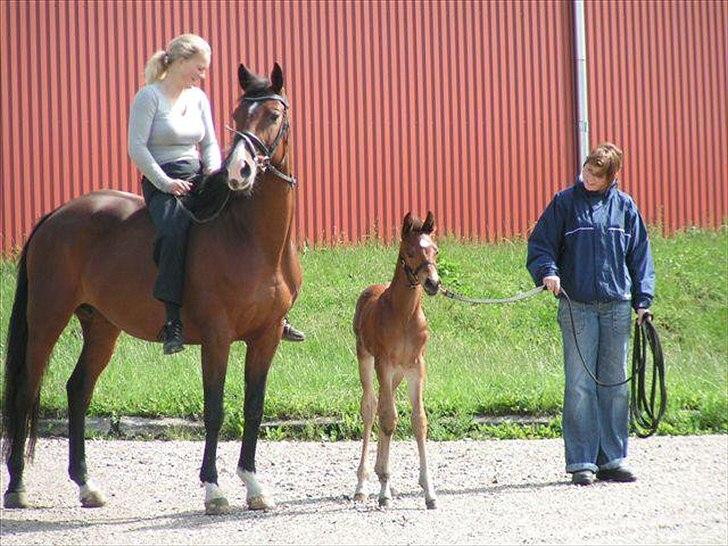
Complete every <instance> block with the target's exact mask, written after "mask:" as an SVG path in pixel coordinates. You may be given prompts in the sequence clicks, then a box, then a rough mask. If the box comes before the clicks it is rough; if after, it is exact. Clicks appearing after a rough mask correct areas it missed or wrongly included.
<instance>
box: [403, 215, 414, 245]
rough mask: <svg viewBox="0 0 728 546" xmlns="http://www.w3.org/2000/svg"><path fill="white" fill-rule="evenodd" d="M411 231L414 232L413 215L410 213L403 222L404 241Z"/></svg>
mask: <svg viewBox="0 0 728 546" xmlns="http://www.w3.org/2000/svg"><path fill="white" fill-rule="evenodd" d="M410 231H412V213H411V212H408V213H407V214H405V215H404V220H402V239H404V238H405V237H406V236H407V234H408V233H409V232H410Z"/></svg>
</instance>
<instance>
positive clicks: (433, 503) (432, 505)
mask: <svg viewBox="0 0 728 546" xmlns="http://www.w3.org/2000/svg"><path fill="white" fill-rule="evenodd" d="M425 504H426V505H427V509H428V510H436V509H437V499H428V500H425Z"/></svg>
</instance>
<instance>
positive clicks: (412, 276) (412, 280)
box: [399, 254, 435, 288]
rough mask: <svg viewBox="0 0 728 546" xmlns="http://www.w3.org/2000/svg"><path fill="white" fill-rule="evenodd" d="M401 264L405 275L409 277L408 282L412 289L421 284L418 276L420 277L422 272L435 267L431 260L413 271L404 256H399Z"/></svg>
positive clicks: (425, 261) (424, 261)
mask: <svg viewBox="0 0 728 546" xmlns="http://www.w3.org/2000/svg"><path fill="white" fill-rule="evenodd" d="M399 263H401V264H402V268H403V269H404V273H405V275H407V281H408V282H409V287H410V288H414V287H416V286H417V285H418V284H420V281H418V280H417V275H419V273H420V271H422V270H423V269H425V268H427V267H428V266H431V265H432V266H434V265H435V264H434V263H432V262H431V261H430V260H423V262H422V263H421V264H420V265H419V266H417V269H412V268H411V267H410V266H409V265H407V261H406V260H405V259H404V256H402V254H400V255H399Z"/></svg>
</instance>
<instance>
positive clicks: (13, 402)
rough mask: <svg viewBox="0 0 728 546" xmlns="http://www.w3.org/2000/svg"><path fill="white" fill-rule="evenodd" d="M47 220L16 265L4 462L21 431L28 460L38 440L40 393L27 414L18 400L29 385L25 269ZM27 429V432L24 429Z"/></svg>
mask: <svg viewBox="0 0 728 546" xmlns="http://www.w3.org/2000/svg"><path fill="white" fill-rule="evenodd" d="M49 216H50V213H49V214H46V215H45V216H43V217H42V218H41V219H40V220H39V221H38V223H37V224H36V225H35V227H34V228H33V231H32V232H31V234H30V237H28V241H27V242H26V243H25V246H23V250H22V252H21V254H20V260H19V261H18V279H17V285H16V289H15V301H14V302H13V310H12V313H11V314H10V324H9V325H8V342H7V345H6V346H7V354H6V356H5V390H4V393H3V408H4V410H3V432H2V436H3V447H2V453H3V456H4V457H5V459H6V460H7V458H8V457H9V456H10V453H12V450H13V447H14V444H15V443H16V442H18V441H24V440H25V438H18V437H17V434H18V432H19V431H20V430H26V431H27V430H30V440H29V442H28V457H29V458H32V457H33V452H34V450H35V442H36V439H37V436H38V416H39V414H40V389H39V391H38V395H37V396H36V398H35V400H34V401H33V404H32V406H31V408H30V411H28V409H27V408H28V406H27V405H26V404H24V403H21V404H19V403H18V402H19V400H18V396H21V393H22V390H23V388H24V387H25V386H26V385H27V384H28V381H29V377H28V367H27V366H26V362H25V356H26V350H27V347H28V269H27V257H28V247H29V246H30V241H31V239H32V238H33V235H35V232H36V230H37V229H38V227H39V226H40V225H41V224H42V223H43V222H45V221H46V219H47V218H48V217H49ZM26 427H27V428H26Z"/></svg>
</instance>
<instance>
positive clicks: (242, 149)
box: [227, 139, 258, 191]
mask: <svg viewBox="0 0 728 546" xmlns="http://www.w3.org/2000/svg"><path fill="white" fill-rule="evenodd" d="M257 171H258V166H257V165H256V163H255V158H254V157H253V156H252V155H251V154H250V151H249V150H248V147H247V146H246V145H245V141H243V140H242V139H241V140H240V142H238V144H237V146H235V149H234V150H233V153H232V155H231V156H230V160H229V161H228V165H227V174H228V185H229V186H230V189H232V190H234V191H242V190H247V189H249V188H250V187H251V186H252V185H253V182H254V181H255V176H256V174H257Z"/></svg>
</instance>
